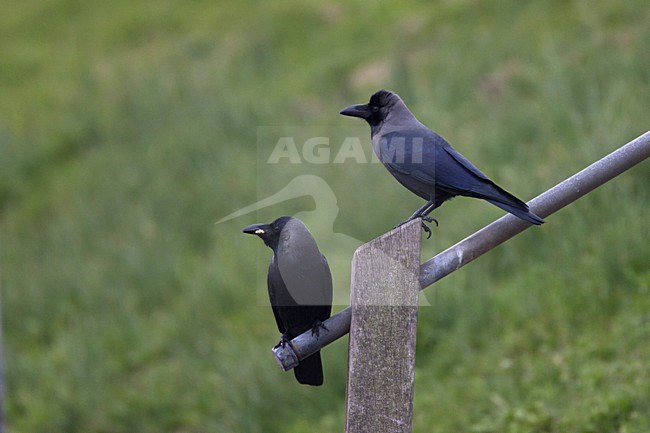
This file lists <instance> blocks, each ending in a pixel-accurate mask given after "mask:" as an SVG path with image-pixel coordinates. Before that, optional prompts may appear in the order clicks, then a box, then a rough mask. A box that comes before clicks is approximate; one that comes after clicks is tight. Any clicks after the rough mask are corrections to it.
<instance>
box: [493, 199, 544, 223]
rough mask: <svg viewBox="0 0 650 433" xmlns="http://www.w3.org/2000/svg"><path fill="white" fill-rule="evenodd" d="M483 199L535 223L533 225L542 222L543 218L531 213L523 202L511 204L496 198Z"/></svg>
mask: <svg viewBox="0 0 650 433" xmlns="http://www.w3.org/2000/svg"><path fill="white" fill-rule="evenodd" d="M485 200H486V201H488V202H490V203H492V204H493V205H495V206H497V207H500V208H501V209H503V210H504V211H506V212H510V213H511V214H513V215H514V216H516V217H518V218H521V219H522V220H524V221H528V222H529V223H531V224H535V225H540V224H544V220H543V219H542V218H540V217H538V216H537V215H535V214H534V213H532V212H531V211H530V210H529V209H528V206H527V205H526V204H525V203H523V202H520V203H521V204H519V203H517V204H516V205H512V204H507V203H502V202H500V201H496V200H490V199H485Z"/></svg>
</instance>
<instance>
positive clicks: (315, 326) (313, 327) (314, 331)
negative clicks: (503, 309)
mask: <svg viewBox="0 0 650 433" xmlns="http://www.w3.org/2000/svg"><path fill="white" fill-rule="evenodd" d="M320 328H323V329H324V330H326V331H329V329H327V326H325V324H324V323H323V322H321V321H320V320H316V321H315V322H314V324H313V325H311V335H316V340H318V337H320Z"/></svg>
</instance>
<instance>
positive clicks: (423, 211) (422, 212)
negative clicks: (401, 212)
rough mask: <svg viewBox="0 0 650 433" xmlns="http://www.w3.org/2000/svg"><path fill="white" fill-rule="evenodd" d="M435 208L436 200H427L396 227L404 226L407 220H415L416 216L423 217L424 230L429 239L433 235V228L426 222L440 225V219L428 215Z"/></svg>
mask: <svg viewBox="0 0 650 433" xmlns="http://www.w3.org/2000/svg"><path fill="white" fill-rule="evenodd" d="M435 208H436V203H435V201H433V200H430V201H428V202H426V203H425V204H424V206H422V207H420V208H419V209H418V210H416V211H415V212H414V213H413V215H411V216H410V217H409V218H408V219H407V220H406V221H404V222H402V223H400V224H398V225H397V226H395V228H397V227H400V226H403V225H404V224H406V223H407V222H409V221H413V220H414V219H416V218H422V230H424V232H425V233H426V234H427V239H429V238H430V237H431V229H430V228H429V226H427V225H426V224H425V222H428V223H435V224H436V227H438V221H437V220H436V219H435V218H433V217H430V216H428V215H429V214H430V213H431V211H433V210H434V209H435Z"/></svg>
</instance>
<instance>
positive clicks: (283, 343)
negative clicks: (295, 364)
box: [274, 334, 291, 349]
mask: <svg viewBox="0 0 650 433" xmlns="http://www.w3.org/2000/svg"><path fill="white" fill-rule="evenodd" d="M290 341H291V339H290V338H289V337H287V335H286V334H282V336H281V337H280V341H279V342H278V344H276V345H275V347H274V349H276V348H278V347H281V348H283V349H284V346H286V345H287V344H288V343H289V342H290Z"/></svg>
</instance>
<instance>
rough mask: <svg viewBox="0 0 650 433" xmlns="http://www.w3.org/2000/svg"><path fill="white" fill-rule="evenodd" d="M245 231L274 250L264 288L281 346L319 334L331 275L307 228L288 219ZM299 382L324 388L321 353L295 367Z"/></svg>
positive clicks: (326, 314)
mask: <svg viewBox="0 0 650 433" xmlns="http://www.w3.org/2000/svg"><path fill="white" fill-rule="evenodd" d="M243 231H244V233H249V234H255V235H257V236H259V237H260V238H261V239H262V240H263V241H264V243H265V244H266V245H267V246H268V247H269V248H271V249H272V250H273V257H272V258H271V263H270V264H269V270H268V275H267V286H268V291H269V300H270V302H271V307H272V309H273V315H274V316H275V322H276V324H277V326H278V330H279V331H280V333H282V338H281V340H280V343H279V344H285V343H286V342H288V341H290V340H291V339H293V338H294V337H296V336H298V335H300V334H302V333H303V332H305V331H307V330H309V329H311V330H312V333H314V334H316V335H318V333H319V331H320V329H321V328H322V327H323V325H322V322H323V321H325V320H326V319H327V318H329V317H330V314H331V310H332V275H331V273H330V268H329V265H328V264H327V260H326V259H325V256H323V255H322V254H321V252H320V251H319V249H318V246H317V245H316V241H315V240H314V238H313V237H312V235H311V233H310V232H309V230H308V229H307V227H306V226H305V225H304V224H303V223H302V221H300V220H298V219H297V218H292V217H286V216H285V217H280V218H278V219H276V220H275V221H273V222H272V223H270V224H254V225H250V226H248V227H246V228H244V230H243ZM294 374H295V376H296V379H297V380H298V382H300V383H302V384H307V385H314V386H318V385H322V383H323V367H322V362H321V356H320V351H319V352H316V353H314V354H313V355H311V356H310V357H308V358H306V359H303V360H301V361H300V364H299V365H298V366H297V367H295V368H294Z"/></svg>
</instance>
